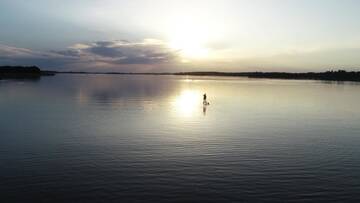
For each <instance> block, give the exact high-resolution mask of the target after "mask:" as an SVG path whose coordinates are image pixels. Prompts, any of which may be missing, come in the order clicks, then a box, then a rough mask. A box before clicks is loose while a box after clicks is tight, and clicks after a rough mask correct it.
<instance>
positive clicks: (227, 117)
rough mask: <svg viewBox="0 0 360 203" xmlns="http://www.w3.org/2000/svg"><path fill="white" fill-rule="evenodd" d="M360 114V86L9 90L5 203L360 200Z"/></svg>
mask: <svg viewBox="0 0 360 203" xmlns="http://www.w3.org/2000/svg"><path fill="white" fill-rule="evenodd" d="M205 92H206V93H207V96H208V100H209V102H210V105H209V106H207V107H203V104H202V94H203V93H205ZM359 104H360V83H329V82H327V83H326V82H321V81H294V80H266V79H261V80H260V79H247V78H222V77H216V78H215V77H180V76H140V75H139V76H136V75H134V76H126V75H57V76H54V77H43V78H41V80H38V81H0V201H1V202H30V201H36V202H161V201H178V202H199V201H206V202H224V201H227V202H230V201H235V202H239V201H240V202H241V201H246V202H249V201H252V202H254V201H255V202H264V201H286V202H288V201H305V200H313V201H317V202H318V201H354V202H359V201H360V108H359Z"/></svg>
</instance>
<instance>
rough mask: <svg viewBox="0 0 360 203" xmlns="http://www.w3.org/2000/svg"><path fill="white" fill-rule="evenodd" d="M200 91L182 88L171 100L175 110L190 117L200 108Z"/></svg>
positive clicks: (180, 114) (178, 113)
mask: <svg viewBox="0 0 360 203" xmlns="http://www.w3.org/2000/svg"><path fill="white" fill-rule="evenodd" d="M201 96H202V94H201V92H199V91H197V90H183V91H182V92H181V93H180V94H179V95H177V96H176V97H175V98H174V100H173V106H174V109H175V112H176V114H177V115H179V116H183V117H191V116H193V115H194V113H196V112H198V110H199V109H201Z"/></svg>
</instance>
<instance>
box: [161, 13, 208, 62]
mask: <svg viewBox="0 0 360 203" xmlns="http://www.w3.org/2000/svg"><path fill="white" fill-rule="evenodd" d="M168 35H169V37H168V39H169V46H170V48H172V49H175V50H178V51H179V53H180V55H181V56H182V57H183V59H185V60H187V59H188V60H191V59H204V58H207V57H208V56H209V52H210V50H209V49H208V48H207V47H206V44H207V42H208V35H209V32H208V31H207V29H206V27H205V26H200V25H197V24H196V23H194V22H192V21H190V20H186V19H181V20H179V21H178V22H177V23H175V25H174V27H173V28H172V29H171V31H170V32H169V34H168Z"/></svg>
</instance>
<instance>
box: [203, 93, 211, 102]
mask: <svg viewBox="0 0 360 203" xmlns="http://www.w3.org/2000/svg"><path fill="white" fill-rule="evenodd" d="M206 99H207V96H206V93H205V94H204V95H203V104H204V105H209V104H210V103H209V102H207V100H206Z"/></svg>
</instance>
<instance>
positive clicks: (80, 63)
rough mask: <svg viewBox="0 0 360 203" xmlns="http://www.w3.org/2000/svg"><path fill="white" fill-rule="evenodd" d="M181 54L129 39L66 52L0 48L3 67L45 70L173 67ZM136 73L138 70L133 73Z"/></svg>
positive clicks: (80, 46) (75, 47) (74, 47)
mask: <svg viewBox="0 0 360 203" xmlns="http://www.w3.org/2000/svg"><path fill="white" fill-rule="evenodd" d="M177 60H178V52H176V51H174V50H172V49H170V48H168V47H167V45H166V44H165V43H164V42H162V41H160V40H155V39H145V40H143V41H141V42H129V41H126V40H114V41H98V42H91V43H78V44H74V45H72V46H70V47H69V48H68V49H65V50H53V51H36V50H31V49H24V48H17V47H11V46H6V45H0V64H1V65H5V64H6V65H8V64H10V65H15V64H16V65H38V66H41V67H43V68H44V69H49V68H50V69H51V68H58V69H61V68H63V69H74V70H75V69H86V68H91V69H95V68H109V67H110V68H112V69H115V68H116V67H118V68H119V69H121V68H122V67H124V66H126V67H129V66H133V65H144V66H154V65H165V64H174V63H176V61H177ZM133 71H136V70H133Z"/></svg>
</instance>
